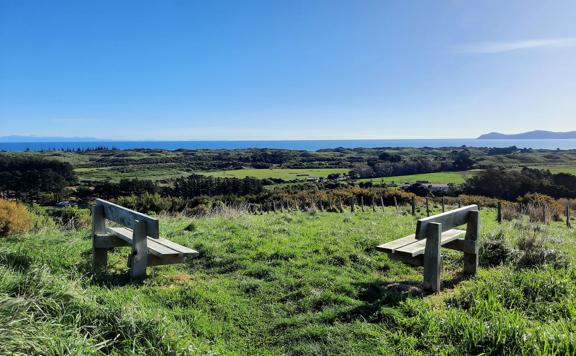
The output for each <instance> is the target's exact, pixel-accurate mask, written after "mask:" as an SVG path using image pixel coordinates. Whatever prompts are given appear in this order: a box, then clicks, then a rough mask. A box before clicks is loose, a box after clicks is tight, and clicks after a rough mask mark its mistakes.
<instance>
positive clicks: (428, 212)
mask: <svg viewBox="0 0 576 356" xmlns="http://www.w3.org/2000/svg"><path fill="white" fill-rule="evenodd" d="M426 216H430V204H429V203H428V197H426Z"/></svg>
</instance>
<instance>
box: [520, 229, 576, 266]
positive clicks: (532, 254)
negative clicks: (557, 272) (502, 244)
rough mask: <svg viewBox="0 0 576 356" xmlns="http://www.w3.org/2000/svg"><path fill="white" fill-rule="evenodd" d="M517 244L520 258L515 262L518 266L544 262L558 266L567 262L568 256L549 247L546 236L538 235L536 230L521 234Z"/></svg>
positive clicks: (536, 264)
mask: <svg viewBox="0 0 576 356" xmlns="http://www.w3.org/2000/svg"><path fill="white" fill-rule="evenodd" d="M517 245H518V250H519V251H520V258H519V259H518V261H517V262H516V265H517V267H518V268H531V267H538V266H542V265H544V264H550V265H552V266H554V267H557V268H559V267H565V266H567V265H568V263H569V262H568V256H567V255H566V254H565V253H563V252H561V251H558V250H556V249H554V248H551V247H549V246H548V243H547V240H546V238H545V237H543V236H541V235H539V233H538V231H533V232H531V233H529V234H525V235H523V236H521V237H520V239H519V240H518V242H517Z"/></svg>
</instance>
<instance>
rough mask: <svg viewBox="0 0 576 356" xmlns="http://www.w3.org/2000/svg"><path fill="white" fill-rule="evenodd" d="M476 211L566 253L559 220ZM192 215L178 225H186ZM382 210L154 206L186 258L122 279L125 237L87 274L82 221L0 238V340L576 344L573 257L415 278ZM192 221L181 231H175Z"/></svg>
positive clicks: (201, 346)
mask: <svg viewBox="0 0 576 356" xmlns="http://www.w3.org/2000/svg"><path fill="white" fill-rule="evenodd" d="M494 215H495V213H494V211H491V210H483V211H482V221H483V222H482V231H481V236H482V238H483V239H485V238H487V236H490V235H493V234H497V233H498V232H502V233H503V234H505V236H506V239H507V240H508V241H509V242H510V243H513V241H515V240H517V239H518V238H520V237H521V235H522V234H524V233H526V234H531V233H532V232H533V231H538V233H540V234H543V235H545V236H547V237H548V239H550V240H551V242H553V244H554V248H557V249H561V250H563V251H567V252H569V254H571V255H572V256H573V255H574V251H575V250H576V249H575V241H576V232H575V231H576V230H572V231H568V230H566V229H565V228H564V227H563V226H562V224H561V223H554V224H553V225H551V226H548V227H544V226H529V225H527V224H526V223H520V222H512V223H506V224H503V225H502V226H499V225H498V224H496V223H495V222H494V218H495V216H494ZM190 224H192V228H191V229H185V228H186V227H187V226H189V225H190ZM414 227H415V219H414V218H413V217H411V216H408V215H401V216H397V215H395V214H394V213H393V210H392V209H387V210H386V212H384V213H383V212H381V211H377V212H375V213H374V212H366V213H356V214H350V213H344V214H336V213H291V214H268V215H260V216H258V215H257V216H254V215H240V216H236V217H211V218H203V219H189V218H168V217H161V230H162V231H161V232H162V235H163V236H164V237H166V238H169V239H171V240H173V241H176V242H178V243H181V244H183V245H186V246H190V247H194V248H196V249H198V250H199V251H200V252H201V256H200V257H199V258H197V259H194V260H192V261H190V262H189V263H187V264H180V265H173V266H161V267H155V268H153V269H149V273H150V278H149V279H148V280H147V281H146V282H145V283H144V284H143V285H133V284H131V283H128V280H127V279H126V278H125V272H126V256H127V254H128V252H129V250H128V249H119V250H117V251H115V252H114V253H112V254H111V256H110V267H109V269H108V271H107V273H106V274H103V275H96V276H95V275H93V273H92V270H91V268H90V263H89V261H90V251H91V248H90V246H91V241H90V232H89V230H88V229H81V230H78V231H57V230H54V229H48V230H47V231H41V232H37V233H32V234H27V235H24V236H17V237H10V238H3V239H0V251H1V252H0V354H8V353H12V352H19V353H22V354H40V353H41V354H91V353H113V354H152V355H155V354H158V355H160V354H170V353H173V354H254V355H256V354H258V355H260V354H269V355H277V354H314V355H316V354H347V355H348V354H422V353H425V354H435V355H436V354H440V353H445V354H477V353H481V352H485V353H486V354H502V353H505V354H521V353H525V354H553V353H555V352H556V353H558V354H570V353H574V352H575V351H576V349H575V344H574V340H575V336H576V323H574V321H573V320H574V318H576V285H575V282H574V281H575V280H576V279H575V278H576V272H575V268H574V267H573V265H571V266H570V267H567V268H565V267H558V268H556V269H555V268H553V267H551V266H548V267H546V266H544V267H542V268H535V269H528V270H517V269H515V268H514V267H513V266H512V265H504V266H497V267H492V268H487V267H482V268H481V272H480V274H479V276H478V277H476V278H474V279H472V280H468V281H463V282H460V283H456V281H457V280H458V273H459V271H460V270H461V266H462V260H461V255H460V254H459V253H456V252H453V251H448V252H447V253H446V254H445V256H446V257H445V261H444V268H445V271H444V275H443V280H444V282H445V289H444V291H443V292H442V293H441V294H439V295H423V294H422V293H421V292H420V290H419V287H418V286H419V283H420V281H421V278H422V270H421V268H413V267H409V266H406V265H403V264H401V263H399V262H397V261H393V260H391V259H389V258H388V256H387V255H386V254H382V253H378V252H376V251H375V249H374V247H375V246H376V245H378V244H381V243H384V242H387V241H391V240H393V239H396V238H398V237H401V236H404V235H407V234H410V233H413V231H414ZM188 230H192V231H188Z"/></svg>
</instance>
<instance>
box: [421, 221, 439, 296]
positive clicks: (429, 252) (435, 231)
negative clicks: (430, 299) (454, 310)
mask: <svg viewBox="0 0 576 356" xmlns="http://www.w3.org/2000/svg"><path fill="white" fill-rule="evenodd" d="M441 238H442V224H440V223H430V224H429V225H428V229H427V233H426V248H425V250H424V289H425V290H428V291H432V292H439V291H440V272H441V265H442V255H441V254H440V241H441Z"/></svg>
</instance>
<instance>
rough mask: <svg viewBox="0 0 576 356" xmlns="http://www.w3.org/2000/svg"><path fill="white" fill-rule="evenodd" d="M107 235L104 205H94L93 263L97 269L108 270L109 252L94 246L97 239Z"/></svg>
mask: <svg viewBox="0 0 576 356" xmlns="http://www.w3.org/2000/svg"><path fill="white" fill-rule="evenodd" d="M105 233H106V220H105V219H104V207H103V206H102V205H94V206H93V207H92V263H93V264H94V267H95V268H97V269H103V268H106V265H107V264H108V250H107V249H105V248H96V247H95V246H94V243H95V242H96V241H95V240H96V237H97V236H98V235H103V234H105Z"/></svg>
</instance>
